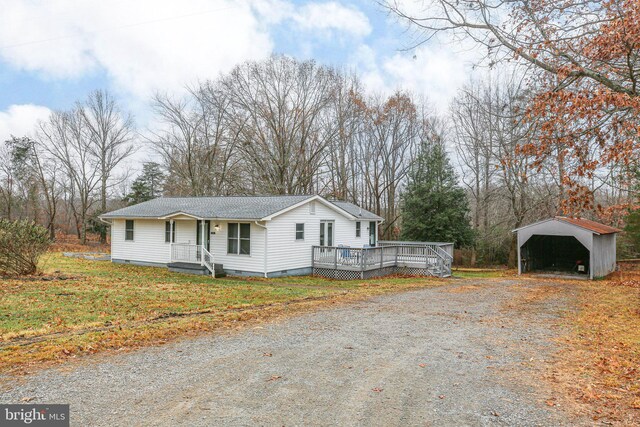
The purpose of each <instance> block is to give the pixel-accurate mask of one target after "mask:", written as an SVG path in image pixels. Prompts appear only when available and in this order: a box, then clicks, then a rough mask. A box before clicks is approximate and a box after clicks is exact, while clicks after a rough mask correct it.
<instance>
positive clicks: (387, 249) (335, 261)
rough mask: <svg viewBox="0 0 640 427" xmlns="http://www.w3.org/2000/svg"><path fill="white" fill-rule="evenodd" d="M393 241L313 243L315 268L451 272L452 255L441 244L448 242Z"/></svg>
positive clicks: (313, 265)
mask: <svg viewBox="0 0 640 427" xmlns="http://www.w3.org/2000/svg"><path fill="white" fill-rule="evenodd" d="M390 243H391V242H385V244H384V245H381V246H377V247H371V248H351V247H346V246H313V248H312V267H314V268H332V269H335V270H337V269H339V270H355V271H368V270H374V269H378V268H384V267H417V268H425V269H428V270H432V271H438V272H439V273H440V274H444V275H448V274H451V263H452V261H453V256H452V255H449V253H448V251H447V249H446V248H443V247H442V245H449V244H445V243H422V244H404V242H399V243H398V244H395V245H392V244H390ZM412 243H414V242H412ZM451 247H453V245H451Z"/></svg>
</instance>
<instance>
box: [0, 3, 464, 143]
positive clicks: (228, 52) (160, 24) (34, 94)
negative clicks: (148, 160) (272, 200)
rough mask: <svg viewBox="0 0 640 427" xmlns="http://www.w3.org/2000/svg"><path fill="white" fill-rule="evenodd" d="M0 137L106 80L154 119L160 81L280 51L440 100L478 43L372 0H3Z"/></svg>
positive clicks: (172, 87)
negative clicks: (399, 15)
mask: <svg viewBox="0 0 640 427" xmlns="http://www.w3.org/2000/svg"><path fill="white" fill-rule="evenodd" d="M0 10H2V13H1V14H0V141H3V140H5V139H7V138H8V136H9V134H15V135H22V134H25V133H27V132H29V131H30V129H31V128H32V127H33V124H34V123H35V121H36V120H38V119H41V118H45V117H46V116H47V115H48V113H49V111H50V110H51V109H65V108H68V107H69V106H71V105H72V104H73V102H75V100H78V99H82V98H84V97H85V96H86V94H87V93H88V92H89V91H91V90H94V89H98V88H103V89H108V90H110V91H111V92H112V93H113V94H114V95H116V97H117V98H118V99H119V100H120V101H121V103H122V105H123V106H124V107H125V108H127V109H129V110H130V111H132V112H133V114H134V116H135V117H136V118H137V121H138V125H139V126H141V127H144V126H147V125H148V124H149V122H150V117H149V112H148V111H149V109H148V102H149V97H150V95H151V94H152V93H153V92H154V91H156V90H161V91H169V92H178V91H181V90H182V89H183V88H184V86H185V85H186V84H188V83H191V82H194V81H196V80H198V79H205V78H211V77H216V76H218V75H219V74H220V73H224V72H226V71H228V70H230V69H231V68H232V67H233V66H234V65H236V64H238V63H240V62H242V61H244V60H247V59H260V58H264V57H266V56H268V55H271V54H273V53H281V54H286V55H291V56H293V57H296V58H300V59H308V58H313V59H316V60H317V61H319V62H321V63H325V64H329V65H334V66H338V67H343V68H345V69H347V70H355V71H357V73H358V74H359V76H360V77H361V79H362V81H363V82H364V84H365V86H366V87H367V88H368V89H369V90H371V91H377V92H383V93H388V92H391V91H393V90H396V89H407V90H411V91H414V92H417V93H419V94H420V95H426V96H427V97H428V99H429V100H430V101H431V102H432V103H433V104H434V106H435V107H436V108H438V109H439V110H440V111H443V112H444V110H445V109H446V106H447V104H448V103H449V101H450V99H451V96H452V95H453V94H454V93H455V91H456V89H457V88H458V87H459V86H460V85H462V84H463V83H464V82H466V80H467V79H468V74H469V70H470V68H471V63H472V59H471V58H470V53H469V52H468V51H467V52H464V51H463V50H461V49H458V48H457V47H456V46H455V45H451V44H448V43H443V42H442V41H441V40H433V41H431V42H430V43H429V44H427V45H423V46H421V47H420V48H418V49H417V50H412V51H405V50H404V48H406V47H408V46H409V45H410V44H411V34H410V33H407V32H406V31H405V28H403V27H402V25H400V24H399V23H398V22H397V21H396V20H395V19H394V18H392V17H389V16H388V15H387V14H386V13H385V11H383V10H382V9H381V8H380V7H379V6H378V5H377V4H376V2H375V1H374V0H346V1H338V0H335V1H294V0H180V1H175V0H100V1H74V0H41V1H39V0H19V1H17V0H0Z"/></svg>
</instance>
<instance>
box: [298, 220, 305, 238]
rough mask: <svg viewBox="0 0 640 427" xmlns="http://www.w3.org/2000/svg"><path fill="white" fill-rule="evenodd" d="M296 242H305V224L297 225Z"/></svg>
mask: <svg viewBox="0 0 640 427" xmlns="http://www.w3.org/2000/svg"><path fill="white" fill-rule="evenodd" d="M296 240H304V223H301V224H296Z"/></svg>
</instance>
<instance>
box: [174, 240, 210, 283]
mask: <svg viewBox="0 0 640 427" xmlns="http://www.w3.org/2000/svg"><path fill="white" fill-rule="evenodd" d="M170 252H171V256H170V262H188V263H191V264H200V265H203V266H205V267H207V268H208V269H209V271H211V274H212V275H213V276H214V277H215V271H214V261H213V254H212V253H211V252H209V251H208V250H207V249H206V248H205V247H204V246H202V245H194V244H192V243H171V249H170Z"/></svg>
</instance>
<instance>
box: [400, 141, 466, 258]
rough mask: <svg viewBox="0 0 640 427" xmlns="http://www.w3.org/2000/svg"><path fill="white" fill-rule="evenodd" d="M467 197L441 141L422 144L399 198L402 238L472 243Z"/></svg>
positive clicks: (461, 243) (458, 243)
mask: <svg viewBox="0 0 640 427" xmlns="http://www.w3.org/2000/svg"><path fill="white" fill-rule="evenodd" d="M468 213H469V204H468V201H467V196H466V194H465V192H464V190H463V189H462V188H460V187H459V186H458V184H457V177H456V174H455V171H454V170H453V167H452V166H451V163H450V162H449V158H448V156H447V153H446V151H445V149H444V147H443V145H442V143H441V142H440V141H437V142H432V143H427V142H425V143H423V144H422V147H421V151H420V153H419V154H418V156H417V158H416V160H415V161H414V163H413V165H412V170H411V173H410V174H409V183H408V185H407V190H406V192H405V194H404V195H403V199H402V233H401V238H402V239H403V240H411V241H431V242H433V241H438V242H454V243H455V244H456V246H458V247H460V246H469V245H471V244H472V243H473V237H474V236H473V230H472V229H471V224H470V222H469V218H468Z"/></svg>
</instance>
